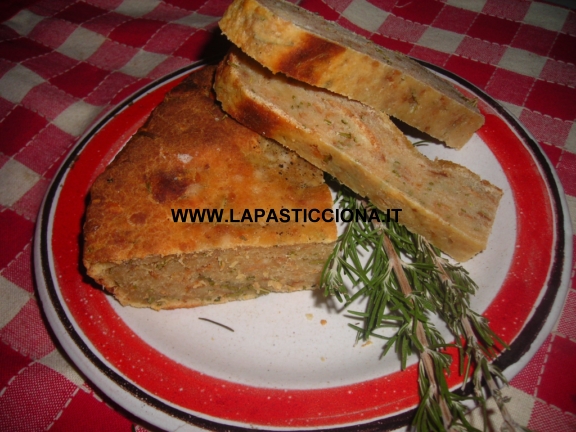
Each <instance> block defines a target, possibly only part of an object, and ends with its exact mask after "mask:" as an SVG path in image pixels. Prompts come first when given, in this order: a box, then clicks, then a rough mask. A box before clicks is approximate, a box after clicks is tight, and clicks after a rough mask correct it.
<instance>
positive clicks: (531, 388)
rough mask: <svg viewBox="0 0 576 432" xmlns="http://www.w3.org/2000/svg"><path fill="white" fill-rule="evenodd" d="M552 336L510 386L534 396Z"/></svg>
mask: <svg viewBox="0 0 576 432" xmlns="http://www.w3.org/2000/svg"><path fill="white" fill-rule="evenodd" d="M551 339H552V336H550V335H548V337H547V338H546V340H545V341H544V343H543V344H542V346H541V347H540V348H539V349H538V351H536V354H534V357H532V359H531V360H530V362H528V364H527V365H526V367H525V368H524V369H522V370H521V371H520V372H519V373H518V375H516V376H515V377H514V378H513V379H512V380H511V381H510V385H512V386H514V387H515V388H517V389H520V390H522V391H523V392H525V393H528V394H529V395H534V393H535V392H536V387H537V386H538V382H539V381H540V374H541V373H542V365H543V364H544V362H545V360H546V355H547V353H548V348H549V347H550V341H551Z"/></svg>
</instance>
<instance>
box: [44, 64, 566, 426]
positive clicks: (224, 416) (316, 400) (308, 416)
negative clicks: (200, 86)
mask: <svg viewBox="0 0 576 432" xmlns="http://www.w3.org/2000/svg"><path fill="white" fill-rule="evenodd" d="M203 64H205V63H197V64H195V65H191V66H189V67H188V68H185V69H182V70H179V71H177V72H174V73H172V74H170V75H168V76H166V77H164V78H162V79H161V80H158V81H156V82H154V83H152V84H151V85H149V86H147V87H145V88H143V89H142V90H140V91H139V92H137V93H136V94H134V95H133V96H131V97H130V98H128V99H127V100H125V101H124V102H122V103H121V104H120V105H119V106H118V107H116V108H115V109H114V110H113V111H111V112H110V113H109V114H108V115H107V116H106V117H104V118H102V119H101V120H100V121H99V122H98V123H97V124H96V125H95V126H94V127H93V128H92V129H91V130H90V131H89V132H88V133H87V135H85V136H84V137H83V138H82V139H81V140H80V141H79V143H78V144H77V146H76V147H75V148H74V149H73V151H72V152H71V154H70V155H69V156H68V158H67V159H66V161H65V162H64V164H63V165H62V167H61V168H60V170H59V172H58V174H57V175H56V176H55V179H54V181H53V183H52V185H51V187H50V188H49V190H48V193H47V195H46V198H45V201H44V205H43V208H42V210H41V213H40V218H39V224H41V225H40V226H39V227H38V234H39V235H38V237H37V242H36V244H35V248H37V249H38V250H37V252H38V253H37V254H36V256H37V257H39V260H40V262H39V263H37V266H38V268H39V270H38V272H39V273H38V274H39V277H40V278H41V279H42V280H43V282H44V283H45V289H46V291H47V298H48V299H49V302H50V305H44V308H45V310H46V307H51V308H53V310H54V311H55V312H56V315H57V319H58V320H59V321H60V324H61V325H63V326H64V328H65V330H66V332H67V336H68V337H69V338H70V339H71V340H72V341H73V343H74V344H75V346H76V349H79V350H80V351H81V353H82V355H84V356H85V357H86V359H87V360H88V361H89V362H90V363H91V364H92V365H93V366H94V367H95V368H97V369H98V370H99V371H100V372H101V373H102V374H104V375H105V376H106V377H108V378H109V379H111V380H112V381H113V382H114V383H116V384H117V385H118V386H120V387H121V388H122V389H124V390H125V391H127V392H128V393H130V394H131V395H132V396H134V397H136V398H137V399H139V400H141V401H142V402H144V403H145V404H147V405H149V406H151V407H153V408H154V409H156V410H159V411H161V412H163V413H166V414H168V415H169V416H172V417H174V418H177V419H180V420H182V421H185V422H188V423H191V424H194V425H197V426H200V427H204V428H207V429H211V430H220V429H224V428H225V429H226V430H238V431H240V430H248V429H250V430H253V429H252V428H251V427H253V426H257V427H258V428H260V429H266V428H271V429H275V430H278V429H299V430H306V429H310V430H312V429H318V428H323V429H324V430H325V429H326V428H338V430H340V431H342V430H382V429H383V428H386V429H388V428H395V427H399V426H401V425H404V424H406V423H407V422H409V420H410V417H411V415H412V414H413V409H414V407H415V406H416V405H417V403H418V396H417V379H416V377H417V370H416V367H415V366H413V367H410V368H409V369H408V370H407V371H404V372H397V373H394V374H391V375H387V376H384V377H381V378H378V379H374V380H370V381H366V382H361V383H357V384H352V385H345V386H341V387H334V388H322V389H312V390H284V389H270V388H258V387H250V386H246V385H240V384H236V383H233V382H229V381H224V380H221V379H218V378H214V377H210V376H206V375H204V374H201V373H199V372H197V371H194V370H192V369H189V368H187V367H184V366H183V365H181V364H179V363H177V362H176V361H174V360H172V359H170V358H168V357H167V356H165V355H163V354H162V353H160V352H158V351H156V350H155V349H153V348H151V347H150V346H148V345H147V344H146V343H145V342H144V341H142V340H141V339H140V338H139V337H138V336H136V335H135V334H134V333H133V332H132V330H131V329H130V328H129V327H128V326H127V325H126V324H125V323H124V322H123V321H122V320H121V319H120V318H119V317H118V315H117V314H116V313H115V312H114V310H113V309H112V307H111V306H110V304H109V302H108V300H107V298H106V295H105V294H104V293H103V292H102V291H101V290H98V289H97V287H95V285H94V284H93V283H92V282H91V281H90V280H89V278H88V277H87V276H85V273H84V270H83V268H82V264H81V259H80V251H81V249H82V247H81V240H79V239H81V232H82V223H83V215H84V210H85V205H86V200H85V197H86V196H87V194H88V190H89V188H90V186H91V184H92V183H93V181H94V179H95V178H96V176H97V175H98V174H99V173H100V172H102V171H103V169H104V168H105V166H106V165H107V164H108V163H109V162H110V161H111V159H112V158H113V157H114V155H115V154H116V153H117V151H118V150H119V149H120V147H121V146H122V145H123V144H124V142H126V141H127V139H128V138H129V137H130V136H131V135H132V134H133V133H134V132H135V131H136V130H137V128H138V127H140V125H141V124H142V123H143V121H144V120H145V119H146V117H147V115H148V114H149V113H150V111H151V110H152V109H153V108H154V107H155V106H156V105H157V104H158V103H160V101H161V100H162V98H163V96H164V94H165V93H166V92H167V91H168V90H169V89H170V88H172V87H174V86H175V85H176V84H177V83H178V82H180V81H181V80H182V79H183V77H184V76H185V75H186V74H187V73H189V72H191V71H192V70H194V69H196V68H198V67H201V66H202V65H203ZM425 66H426V67H428V68H430V69H432V70H435V71H436V72H437V73H439V74H441V75H444V76H445V77H446V78H448V79H450V80H452V81H453V82H456V83H457V84H458V85H459V86H460V87H461V88H462V89H463V91H465V92H469V93H470V94H472V95H474V96H476V97H478V99H479V108H480V109H481V111H482V112H483V114H484V115H485V117H486V124H485V125H484V126H483V128H482V129H481V130H480V131H479V132H478V134H479V135H480V137H481V138H482V139H483V141H484V142H485V143H486V144H487V145H488V147H489V148H490V149H491V151H492V152H493V154H494V155H495V157H496V159H497V160H498V162H499V163H500V165H501V166H502V167H504V171H505V174H506V177H507V179H508V182H509V183H510V185H511V188H512V191H513V194H514V202H515V205H516V210H517V215H518V216H517V238H516V245H515V251H514V257H513V260H512V264H511V268H510V270H509V272H508V274H507V276H506V278H505V281H504V283H503V285H502V288H501V289H500V291H499V292H498V294H497V295H496V297H495V298H494V300H493V301H492V303H491V304H490V306H489V307H488V309H487V310H486V311H485V313H484V315H485V316H486V317H487V318H488V319H489V320H490V324H491V326H492V328H494V329H498V333H499V336H500V337H502V339H503V340H504V341H505V342H507V343H508V344H509V345H510V348H511V349H510V350H506V351H504V352H503V353H502V354H501V355H500V356H499V358H498V359H497V360H496V363H497V364H498V365H499V366H500V367H501V368H502V369H506V368H508V367H509V366H511V365H513V364H515V363H516V362H518V361H519V360H520V359H521V358H522V357H523V355H524V354H526V352H527V351H528V350H529V349H530V347H531V345H532V343H533V341H534V340H535V338H536V336H537V335H538V334H539V333H540V331H541V330H542V327H543V326H544V323H545V322H546V319H547V318H548V315H549V314H550V311H551V309H552V305H553V303H554V301H555V299H556V296H557V294H558V292H559V290H560V288H561V286H562V274H563V271H564V268H563V267H564V265H565V260H566V256H567V252H566V251H567V249H566V248H567V247H569V246H568V245H567V244H566V242H565V233H564V229H565V227H564V225H565V221H564V211H563V208H562V198H561V197H562V192H561V188H559V186H558V185H557V182H556V180H555V175H554V171H553V169H552V168H551V167H550V165H549V163H548V161H547V159H546V157H545V156H544V155H543V153H542V151H541V150H540V148H539V146H538V144H537V142H536V141H535V140H534V139H533V138H532V137H531V135H530V134H529V133H528V132H527V131H526V129H525V128H524V127H523V126H522V125H521V124H520V123H519V122H518V121H517V120H516V119H515V118H514V117H512V116H511V115H510V114H509V113H508V112H507V111H506V110H504V109H503V108H502V107H501V106H500V105H499V104H498V103H497V102H496V101H494V100H493V99H492V98H490V97H489V96H488V95H486V94H485V93H484V92H482V91H481V90H479V89H477V88H476V87H475V86H473V85H472V84H470V83H468V82H467V81H465V80H463V79H461V78H459V77H458V76H455V75H453V74H451V73H450V72H447V71H445V70H443V69H441V68H438V67H436V66H433V65H430V64H425ZM135 102H137V103H135ZM126 124H129V125H130V127H129V128H127V127H126ZM502 143H505V145H502ZM526 190H530V193H529V194H526V193H524V194H522V193H521V191H526ZM79 197H83V198H84V199H79ZM50 228H51V229H50ZM568 254H569V253H568ZM40 272H41V273H40ZM528 276H529V277H528ZM88 298H89V301H87V299H88ZM119 347H122V349H119ZM128 348H129V349H128ZM453 363H454V371H453V373H452V378H451V385H457V384H460V383H461V381H459V379H460V378H459V377H458V371H457V363H458V362H457V361H455V362H453ZM142 370H143V371H144V373H143V372H142ZM159 376H161V377H162V381H161V380H159V379H158V377H159ZM396 388H403V389H405V390H406V391H407V393H408V395H409V396H407V397H405V398H400V399H399V398H398V397H397V395H396V394H394V395H393V394H392V391H393V389H396ZM351 394H353V395H354V397H351V396H350V395H351ZM208 395H209V396H208ZM387 396H388V397H387ZM230 407H234V409H233V410H231V409H230ZM399 413H400V414H399ZM238 425H245V426H246V428H244V427H242V426H238ZM350 425H354V426H350Z"/></svg>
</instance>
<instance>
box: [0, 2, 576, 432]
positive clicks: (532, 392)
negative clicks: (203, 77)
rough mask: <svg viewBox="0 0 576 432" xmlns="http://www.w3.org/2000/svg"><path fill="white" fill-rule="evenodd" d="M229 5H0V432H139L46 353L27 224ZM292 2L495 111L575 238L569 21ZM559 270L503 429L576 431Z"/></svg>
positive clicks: (202, 44)
mask: <svg viewBox="0 0 576 432" xmlns="http://www.w3.org/2000/svg"><path fill="white" fill-rule="evenodd" d="M228 4H229V0H163V1H162V0H85V1H73V0H41V1H33V0H20V1H19V0H13V1H9V2H2V4H1V5H0V22H1V23H2V24H0V298H1V299H2V300H1V301H0V339H1V341H2V343H0V430H2V431H4V430H6V431H8V430H10V431H17V430H34V431H36V430H48V429H50V430H51V431H60V430H62V431H67V430H83V431H89V430H109V431H114V430H118V431H129V430H134V429H136V430H144V429H145V428H150V427H149V426H147V425H145V424H143V423H142V422H140V421H139V420H138V419H137V418H134V417H133V416H130V415H129V414H128V413H126V412H123V411H122V410H121V409H120V408H118V407H116V406H114V404H113V403H112V402H110V401H109V400H107V399H106V397H105V396H104V395H102V394H101V393H100V392H99V390H98V389H97V388H96V387H95V386H93V385H91V384H90V383H87V382H86V381H85V380H84V378H83V377H82V376H81V375H80V374H79V373H78V372H77V370H76V369H75V367H74V366H73V365H71V364H70V363H69V362H68V361H67V360H66V359H65V357H64V356H63V354H62V352H61V351H60V348H59V347H58V343H57V341H56V340H55V339H54V337H53V335H52V334H51V332H50V330H49V329H48V328H47V326H46V323H45V321H44V318H43V315H42V312H41V310H40V307H39V302H38V299H37V294H36V292H35V282H34V277H33V262H32V248H33V245H32V237H33V231H34V225H35V222H36V218H37V212H38V210H39V207H40V204H41V201H42V198H43V196H44V193H45V191H46V190H47V188H48V185H49V183H50V181H51V179H52V178H53V177H54V175H55V173H56V172H57V169H58V167H59V165H60V164H61V162H62V161H63V159H64V157H65V155H66V154H67V153H68V151H69V150H70V148H71V147H72V146H73V144H74V143H75V141H76V140H77V139H78V137H79V136H80V135H81V134H82V132H83V131H84V130H85V129H86V128H87V127H88V126H89V125H90V124H91V123H92V122H93V121H95V120H96V119H97V118H100V117H101V116H102V115H103V114H104V113H106V112H108V111H109V110H110V109H112V108H113V107H114V106H115V104H117V103H118V102H120V101H121V100H122V99H123V98H125V97H126V96H128V95H130V94H132V93H133V92H134V91H136V90H137V89H139V88H141V87H143V86H145V85H146V84H148V83H150V82H151V81H153V80H154V79H156V78H159V77H162V76H164V75H166V74H167V73H169V72H171V71H174V70H176V69H178V68H181V67H183V66H186V65H188V64H190V63H191V62H193V61H194V60H196V59H198V58H200V56H202V55H205V53H206V52H207V51H208V52H209V50H210V49H211V47H212V45H211V41H212V39H213V35H214V34H215V32H216V31H217V29H218V24H217V21H218V18H219V17H220V16H221V15H222V13H223V12H224V10H225V9H226V7H227V6H228ZM300 4H301V5H302V6H303V7H305V8H306V9H309V10H312V11H314V12H317V13H319V14H321V15H322V16H324V17H325V18H327V19H330V20H335V21H337V22H338V23H339V24H341V25H342V26H344V27H346V28H349V29H351V30H353V31H355V32H357V33H359V34H361V35H363V36H365V37H367V38H369V39H371V40H373V41H374V42H376V43H378V44H381V45H383V46H385V47H387V48H391V49H394V50H397V51H401V52H403V53H406V54H408V55H410V56H413V57H415V58H418V59H422V60H425V61H427V62H430V63H433V64H436V65H439V66H441V67H443V68H445V69H447V70H449V71H452V72H454V73H456V74H458V75H460V76H462V77H463V78H465V79H467V80H469V81H470V82H472V83H473V84H475V85H476V86H478V87H479V88H481V89H483V90H484V91H486V92H487V93H488V94H489V95H491V96H492V97H494V98H495V99H497V100H498V101H500V102H501V103H502V104H503V105H504V106H505V107H506V108H508V109H509V110H510V111H511V112H512V113H513V114H514V115H516V116H517V117H518V118H519V119H520V121H521V122H522V123H523V124H524V125H525V126H526V127H527V128H528V129H529V130H530V131H531V133H532V134H533V135H534V136H535V137H536V139H537V141H538V142H539V144H540V146H541V147H542V149H543V150H544V152H545V153H546V155H547V156H548V158H549V159H550V161H551V163H552V165H553V166H554V167H555V169H556V171H557V173H558V176H559V178H560V181H561V183H562V185H563V187H564V189H565V192H566V195H567V201H568V205H569V208H570V211H571V213H572V220H571V221H572V226H573V227H574V226H575V225H576V224H575V218H576V124H575V120H576V88H575V87H576V66H575V62H576V13H575V12H574V11H572V10H570V9H566V8H563V7H560V6H556V5H553V4H548V3H545V2H532V1H523V0H445V1H436V0H415V1H411V0H382V1H378V0H370V1H368V0H335V1H328V0H326V1H322V0H305V1H302V2H301V3H300ZM575 231H576V230H575ZM573 243H574V242H573ZM570 265H571V269H572V274H571V285H570V289H569V293H568V297H567V300H566V303H565V305H564V309H563V312H562V314H561V316H560V319H559V320H558V322H557V324H556V325H555V326H554V329H553V331H552V332H551V334H550V335H549V336H548V337H547V338H546V340H545V342H544V344H543V345H542V347H541V348H540V349H539V350H538V352H537V353H536V355H535V356H534V357H533V359H532V360H531V361H530V362H529V363H528V365H527V366H526V367H525V368H524V369H523V370H522V371H521V372H520V373H519V374H518V375H517V376H516V377H515V378H514V379H513V380H512V381H511V386H510V388H509V389H508V390H507V393H508V395H510V396H511V397H512V400H511V402H510V403H509V409H510V410H511V411H512V413H513V416H514V417H515V418H516V419H517V420H518V421H519V422H520V423H522V424H523V425H526V426H528V427H529V428H530V429H533V430H538V431H574V430H576V372H574V371H575V370H576V368H574V367H573V365H575V364H576V291H575V289H574V288H575V287H576V285H575V283H574V280H575V279H574V262H572V263H571V264H570ZM498 421H499V420H498V419H497V418H496V419H494V424H495V425H497V424H498Z"/></svg>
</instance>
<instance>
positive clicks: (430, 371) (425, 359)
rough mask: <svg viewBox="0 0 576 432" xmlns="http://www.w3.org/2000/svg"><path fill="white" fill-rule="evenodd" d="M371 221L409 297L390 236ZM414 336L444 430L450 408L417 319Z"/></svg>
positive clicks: (450, 420)
mask: <svg viewBox="0 0 576 432" xmlns="http://www.w3.org/2000/svg"><path fill="white" fill-rule="evenodd" d="M363 205H365V204H364V203H363ZM373 223H374V227H375V228H376V229H378V231H379V232H380V235H381V236H382V244H383V246H384V251H385V252H386V255H388V258H389V260H390V264H391V265H392V270H393V271H394V274H395V275H396V278H397V279H398V283H399V285H400V289H401V290H402V293H403V294H404V295H405V296H406V297H410V295H411V294H412V287H411V286H410V283H409V282H408V278H407V277H406V273H404V268H403V267H402V262H401V260H400V257H399V256H398V253H397V252H396V249H394V246H393V245H392V242H391V241H390V238H389V237H388V236H387V235H386V233H385V231H384V227H383V226H382V223H381V222H377V221H374V222H373ZM416 337H417V338H418V341H419V342H420V343H421V344H422V346H423V347H424V350H423V351H422V352H421V353H420V361H421V362H422V364H423V365H424V370H425V371H426V375H427V376H428V379H429V380H430V387H431V389H432V391H433V394H434V398H435V399H436V401H437V402H438V405H439V407H440V410H441V412H442V422H443V424H444V428H445V429H446V430H450V425H451V423H452V413H451V412H450V408H449V407H448V404H447V403H446V400H445V399H444V398H443V397H441V395H440V392H439V390H438V383H437V380H436V373H435V370H434V360H433V359H432V356H431V355H430V351H429V350H430V348H429V346H430V345H429V343H428V339H427V338H426V332H425V331H424V326H423V325H422V322H420V321H418V322H417V324H416Z"/></svg>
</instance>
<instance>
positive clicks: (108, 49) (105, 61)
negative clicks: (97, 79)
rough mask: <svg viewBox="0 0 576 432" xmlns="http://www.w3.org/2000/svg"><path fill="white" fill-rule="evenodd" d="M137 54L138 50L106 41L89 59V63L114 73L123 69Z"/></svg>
mask: <svg viewBox="0 0 576 432" xmlns="http://www.w3.org/2000/svg"><path fill="white" fill-rule="evenodd" d="M137 53H138V48H134V47H130V46H126V45H124V44H119V43H117V42H112V41H109V40H106V41H104V43H103V44H102V45H101V46H100V47H98V49H97V50H96V51H95V52H94V54H92V55H91V56H90V57H89V58H88V62H90V63H91V64H93V65H96V66H98V67H100V68H102V69H106V70H111V71H113V70H116V69H120V68H122V66H124V65H125V64H126V63H128V62H129V61H130V60H131V59H132V57H134V56H135V55H136V54H137Z"/></svg>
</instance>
